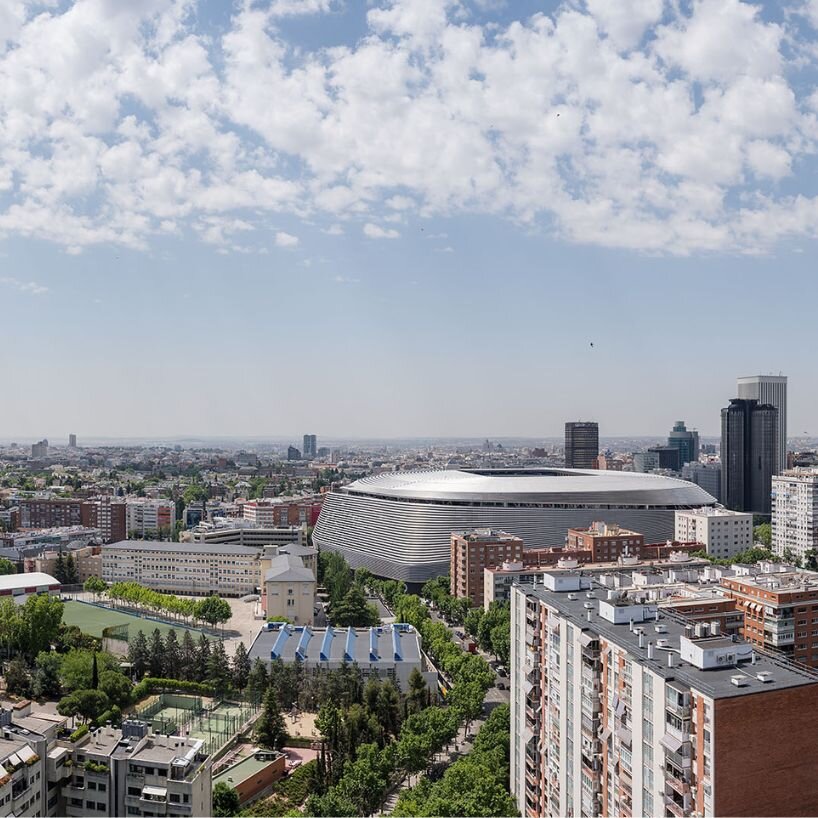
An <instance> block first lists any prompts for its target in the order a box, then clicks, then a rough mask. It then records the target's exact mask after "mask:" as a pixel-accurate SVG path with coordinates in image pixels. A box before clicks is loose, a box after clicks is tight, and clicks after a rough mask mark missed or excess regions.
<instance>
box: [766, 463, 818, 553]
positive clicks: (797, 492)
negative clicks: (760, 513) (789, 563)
mask: <svg viewBox="0 0 818 818" xmlns="http://www.w3.org/2000/svg"><path fill="white" fill-rule="evenodd" d="M772 529H773V536H772V546H773V552H774V553H776V554H778V555H779V556H782V555H783V554H784V553H785V551H786V550H787V549H789V550H790V551H791V552H792V553H793V554H794V555H795V557H799V558H801V559H804V558H805V557H806V556H807V552H808V551H812V550H818V469H790V470H788V471H785V472H784V473H783V474H780V475H778V476H777V477H773V491H772Z"/></svg>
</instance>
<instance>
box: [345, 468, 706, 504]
mask: <svg viewBox="0 0 818 818" xmlns="http://www.w3.org/2000/svg"><path fill="white" fill-rule="evenodd" d="M344 491H346V492H348V493H350V494H367V495H375V496H378V497H393V498H396V499H404V500H426V501H434V500H439V501H442V502H453V501H459V502H465V503H468V502H476V503H487V502H488V503H491V502H521V503H525V502H528V503H548V504H551V503H570V504H574V503H622V504H628V505H633V504H636V505H643V504H644V505H654V504H655V505H662V506H667V505H676V504H678V505H681V506H691V505H712V504H714V503H715V502H716V501H715V499H714V498H713V497H711V496H710V495H709V494H708V493H707V492H706V491H704V489H702V488H700V487H699V486H697V485H696V484H695V483H690V482H688V481H687V480H679V479H676V478H673V477H665V476H663V475H657V474H640V473H636V472H613V471H596V470H591V469H547V468H541V469H477V470H473V471H472V470H454V469H435V470H427V471H409V472H396V473H393V474H379V475H375V476H372V477H364V478H362V479H360V480H356V481H355V482H354V483H351V484H350V485H349V486H347V487H346V488H345V489H344Z"/></svg>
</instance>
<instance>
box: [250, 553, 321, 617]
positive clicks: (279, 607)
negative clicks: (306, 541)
mask: <svg viewBox="0 0 818 818" xmlns="http://www.w3.org/2000/svg"><path fill="white" fill-rule="evenodd" d="M262 600H263V606H264V613H265V616H267V618H269V619H271V618H273V617H280V618H281V620H282V621H283V620H289V621H290V622H294V623H295V624H297V625H312V620H313V606H314V605H315V574H314V573H313V572H312V571H311V570H310V569H309V568H307V567H305V565H304V563H303V562H302V560H301V557H295V556H293V555H291V554H279V555H278V556H277V557H273V559H272V560H270V564H269V568H267V570H266V571H265V573H264V591H263V597H262Z"/></svg>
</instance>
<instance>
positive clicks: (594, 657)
mask: <svg viewBox="0 0 818 818" xmlns="http://www.w3.org/2000/svg"><path fill="white" fill-rule="evenodd" d="M543 582H544V585H542V586H540V585H538V586H536V587H534V586H530V585H528V586H526V585H522V586H520V585H517V586H513V587H512V591H511V634H512V638H511V680H512V682H511V730H510V732H511V791H512V793H513V794H514V795H515V796H516V799H517V804H518V806H519V809H520V811H521V813H522V814H523V815H524V816H526V818H535V816H537V817H538V816H600V815H604V816H639V815H651V816H656V815H661V816H674V818H685V816H705V817H706V816H714V815H796V814H797V815H809V814H816V813H818V778H816V776H815V774H814V769H815V765H816V763H818V745H816V743H815V738H814V737H815V735H816V731H818V712H816V711H817V710H818V674H816V673H815V672H814V671H812V670H810V669H808V668H803V667H801V666H799V665H796V664H795V663H792V662H787V661H783V660H781V659H779V658H775V659H773V658H772V657H770V656H769V655H767V654H766V653H765V652H762V651H758V650H756V649H754V648H753V646H752V645H750V644H747V643H745V642H740V641H738V642H737V641H733V639H732V638H729V637H727V636H723V635H721V628H720V624H719V622H718V621H715V622H713V623H711V624H703V623H701V624H697V625H694V624H693V623H690V624H685V620H683V619H680V618H679V617H678V615H677V614H675V613H672V612H670V611H669V610H668V609H667V608H666V607H659V608H657V606H656V605H651V604H646V603H643V602H638V601H636V600H635V599H631V598H627V597H623V596H620V595H619V594H618V592H616V591H612V592H611V593H609V592H608V591H609V589H605V588H601V587H597V586H592V585H591V582H590V581H589V579H588V578H586V577H582V576H580V575H579V574H573V575H572V574H568V575H563V576H556V575H549V574H544V575H543Z"/></svg>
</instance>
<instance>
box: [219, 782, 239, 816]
mask: <svg viewBox="0 0 818 818" xmlns="http://www.w3.org/2000/svg"><path fill="white" fill-rule="evenodd" d="M240 809H241V804H240V802H239V794H238V793H237V792H236V790H235V789H233V787H231V786H230V785H229V784H225V783H224V781H219V783H218V784H216V786H215V787H213V815H214V816H216V818H221V816H224V817H225V818H227V816H232V815H238V814H239V810H240Z"/></svg>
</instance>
